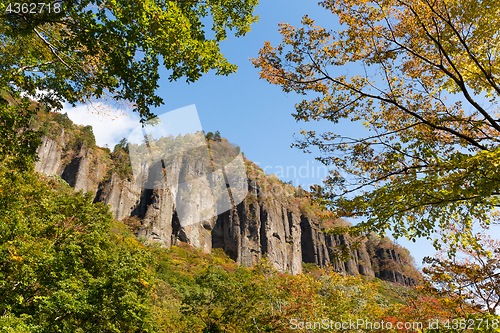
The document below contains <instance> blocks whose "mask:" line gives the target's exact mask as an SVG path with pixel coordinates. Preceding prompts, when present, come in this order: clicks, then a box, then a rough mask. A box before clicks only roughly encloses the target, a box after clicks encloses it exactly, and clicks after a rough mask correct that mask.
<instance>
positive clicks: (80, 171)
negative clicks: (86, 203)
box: [35, 131, 106, 195]
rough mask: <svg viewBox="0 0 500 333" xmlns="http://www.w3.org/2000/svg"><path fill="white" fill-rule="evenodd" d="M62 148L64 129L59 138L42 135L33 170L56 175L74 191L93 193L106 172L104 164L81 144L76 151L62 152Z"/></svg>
mask: <svg viewBox="0 0 500 333" xmlns="http://www.w3.org/2000/svg"><path fill="white" fill-rule="evenodd" d="M64 148H65V136H64V131H63V133H62V135H61V137H60V139H59V140H53V139H51V138H49V137H47V136H44V137H43V138H42V144H41V146H40V147H39V148H38V150H37V151H38V158H39V160H38V161H37V162H36V163H35V170H36V171H38V172H41V173H44V174H47V175H58V176H59V177H61V178H62V179H64V180H65V181H66V182H67V183H68V184H69V185H70V186H71V187H73V188H74V189H75V190H76V191H80V190H83V191H84V192H90V193H93V194H94V195H95V194H96V193H97V190H98V187H99V184H100V182H101V180H102V178H103V177H104V175H105V173H106V166H105V165H104V164H103V163H100V161H99V159H98V158H97V156H96V155H95V154H94V151H93V150H91V149H87V148H85V147H83V146H81V147H79V149H78V151H76V152H64ZM65 162H66V163H65Z"/></svg>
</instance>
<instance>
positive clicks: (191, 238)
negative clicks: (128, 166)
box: [36, 135, 416, 285]
mask: <svg viewBox="0 0 500 333" xmlns="http://www.w3.org/2000/svg"><path fill="white" fill-rule="evenodd" d="M66 140H67V138H65V136H64V135H62V136H61V139H60V140H58V141H56V140H53V139H50V138H48V137H44V138H43V144H42V145H41V146H40V148H39V150H38V154H39V158H40V160H39V161H38V162H37V163H36V170H37V171H39V172H42V173H45V174H56V175H58V176H60V177H61V178H62V179H64V180H65V181H66V182H67V183H68V184H70V185H71V186H72V187H74V188H75V190H83V191H85V192H90V193H92V194H93V195H94V197H95V199H94V201H95V202H98V201H99V202H104V203H106V204H108V205H109V206H110V209H111V211H112V212H113V214H114V216H115V218H116V219H120V220H123V219H130V218H131V217H132V218H134V219H136V220H137V221H139V222H140V225H139V226H138V228H137V229H136V234H137V236H138V237H139V238H142V239H143V240H145V241H146V242H159V243H161V244H162V245H163V246H166V247H171V246H173V245H175V244H177V243H178V242H186V243H189V244H191V245H193V246H195V247H197V248H200V249H202V250H203V251H207V252H208V251H210V250H211V249H212V248H221V249H223V251H224V252H225V253H226V254H228V255H229V256H230V257H231V258H232V259H234V260H235V261H236V262H237V263H239V264H241V265H245V266H251V265H253V264H255V263H256V262H257V261H258V260H259V259H260V258H262V257H263V256H267V257H268V258H269V260H270V261H271V262H272V263H273V264H274V266H275V267H276V268H277V269H278V270H280V271H282V272H289V273H292V274H297V273H300V272H301V271H302V263H303V262H304V263H314V264H316V265H318V266H320V267H325V266H330V267H332V268H333V269H334V270H336V271H338V272H343V273H346V274H350V275H358V274H362V275H365V276H370V277H379V278H381V279H384V280H388V281H392V282H397V283H400V284H404V285H412V284H415V283H416V280H415V279H414V278H412V277H410V276H409V274H407V273H405V272H404V271H402V270H401V267H402V266H404V265H407V263H405V262H403V260H402V258H401V256H400V254H399V252H397V251H395V250H394V249H392V250H391V249H390V247H387V246H385V247H384V246H381V245H380V244H374V243H373V242H372V243H369V244H368V243H367V242H362V243H361V245H360V246H359V247H357V248H356V249H353V250H351V251H350V257H349V259H348V260H346V261H342V260H340V259H339V258H340V257H339V255H338V246H348V245H350V241H349V239H348V237H347V236H344V235H328V234H325V233H323V232H322V231H323V228H322V226H321V221H319V220H318V219H316V218H314V216H311V214H307V213H306V212H304V211H303V210H301V207H300V205H301V204H300V202H304V200H305V199H304V198H301V196H300V195H299V194H298V192H297V189H294V188H293V187H292V186H291V185H286V184H283V183H281V182H280V181H279V180H277V179H276V178H272V177H270V176H266V175H263V173H262V171H261V170H260V171H259V170H257V169H256V168H257V167H256V166H255V165H253V164H252V163H250V162H249V163H247V168H249V169H248V170H247V172H248V175H249V180H248V195H247V197H246V199H245V200H244V201H243V202H241V203H238V204H237V205H233V207H232V208H230V209H229V210H227V211H224V212H221V213H220V214H218V215H216V216H213V217H209V218H206V219H203V215H200V214H202V213H201V212H203V211H204V208H206V207H209V206H210V202H209V201H207V200H209V199H207V198H209V197H210V196H209V195H208V194H209V193H208V192H209V188H208V187H209V186H210V182H211V181H212V182H213V181H214V179H212V178H213V175H212V176H209V175H208V173H207V172H206V171H205V170H207V166H206V165H202V164H203V162H200V161H192V162H189V163H176V162H175V161H174V162H173V163H170V164H169V165H168V166H167V168H168V170H167V171H168V172H169V173H170V174H174V175H175V178H176V179H177V180H178V184H179V185H177V186H172V187H166V188H157V189H144V188H142V186H140V184H138V183H137V182H136V181H135V180H133V179H127V178H124V177H120V176H119V175H118V174H117V173H116V172H113V171H112V170H113V169H112V168H111V166H110V160H109V158H103V157H102V156H100V155H99V154H101V153H102V152H103V150H102V148H96V147H94V149H87V148H86V147H85V146H84V145H83V146H80V147H79V148H78V149H77V150H76V151H72V152H71V154H69V153H67V152H66V149H65V144H66ZM96 149H100V153H97V154H96ZM142 167H143V168H145V169H147V170H148V172H153V171H152V169H153V167H152V166H151V165H144V166H142ZM163 170H165V167H164V169H163ZM256 175H257V176H256ZM211 177H212V178H211ZM194 178H196V179H198V181H197V185H196V192H197V194H196V195H193V194H192V193H191V192H192V191H193V184H192V182H191V183H189V182H183V180H186V179H190V180H192V179H194ZM277 189H278V190H277ZM190 193H191V194H190ZM180 214H182V216H183V217H184V221H185V220H186V219H188V220H189V219H192V221H193V223H183V225H181V223H180V222H179V216H180ZM196 221H201V222H197V223H194V222H196ZM410 265H411V264H410Z"/></svg>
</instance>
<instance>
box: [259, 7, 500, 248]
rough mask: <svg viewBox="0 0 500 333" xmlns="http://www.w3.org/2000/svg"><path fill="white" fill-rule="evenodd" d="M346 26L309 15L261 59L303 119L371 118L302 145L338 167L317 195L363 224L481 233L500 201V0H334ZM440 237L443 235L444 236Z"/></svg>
mask: <svg viewBox="0 0 500 333" xmlns="http://www.w3.org/2000/svg"><path fill="white" fill-rule="evenodd" d="M320 4H321V5H322V6H323V7H324V8H325V9H326V10H329V11H331V12H332V13H333V14H334V15H336V16H337V18H338V20H339V23H340V24H342V27H344V28H345V29H344V30H342V31H329V30H327V29H325V28H322V27H318V26H315V25H314V21H313V20H312V19H311V18H309V17H308V16H305V17H304V18H303V20H302V25H303V26H302V27H300V28H295V27H293V26H291V25H289V24H282V25H281V28H280V32H281V35H282V37H283V40H282V43H281V44H279V45H278V46H276V47H273V46H271V44H270V43H269V42H266V44H265V45H264V47H263V48H262V49H261V50H260V53H259V57H258V58H257V59H254V60H253V63H254V64H255V66H256V67H259V68H260V70H261V72H260V73H261V77H262V78H264V79H266V80H267V81H269V82H270V83H272V84H276V85H279V86H281V87H282V88H283V90H284V91H285V92H291V91H294V92H296V93H299V94H304V95H305V94H309V96H311V97H310V98H309V99H305V100H303V101H302V102H301V103H298V104H297V106H296V113H295V114H294V117H295V118H296V119H297V120H301V121H306V122H308V121H313V120H314V121H330V122H332V123H335V124H339V125H345V122H346V121H352V122H354V123H356V124H359V128H360V132H359V133H362V134H360V136H359V137H348V136H345V135H342V134H338V133H335V132H325V133H316V132H315V131H303V132H302V134H303V137H302V138H301V139H300V140H298V141H297V142H296V144H295V145H296V146H297V147H299V148H301V149H303V150H305V151H309V152H311V151H312V149H318V150H319V152H320V153H321V156H320V157H318V158H317V159H318V160H320V161H321V162H323V163H324V164H326V165H328V166H330V167H331V172H330V174H329V176H328V177H327V179H326V180H325V182H324V184H323V185H322V186H319V185H318V186H315V187H314V188H313V193H314V194H315V197H316V199H317V200H318V201H320V202H322V203H323V204H324V205H325V206H327V207H329V208H331V209H332V210H334V211H335V212H336V214H337V216H341V217H342V216H347V217H353V216H354V217H365V220H364V222H362V223H359V224H357V225H356V226H355V227H353V228H351V230H350V231H351V232H352V233H354V234H356V233H358V234H359V233H363V232H369V231H375V232H382V233H383V232H387V231H392V232H393V233H394V235H395V236H396V237H398V236H406V237H408V238H409V239H412V240H415V239H416V238H417V237H429V236H430V235H431V234H432V233H433V232H434V231H436V230H439V229H446V228H448V227H449V226H450V225H452V224H454V223H457V224H460V225H462V226H463V227H464V228H463V231H464V233H463V234H462V235H461V236H463V239H465V238H469V240H470V241H471V242H473V237H471V233H470V231H471V230H472V227H473V225H474V224H479V225H480V226H481V227H482V228H488V226H489V224H490V223H494V222H496V221H497V216H496V214H495V212H494V208H495V207H497V206H498V205H499V198H498V194H500V191H499V186H500V185H499V184H500V182H499V180H500V174H499V172H498V167H497V166H498V164H499V157H500V155H499V153H500V149H499V137H498V135H499V133H500V123H499V118H498V112H497V107H496V103H497V101H498V98H499V96H500V78H499V75H500V73H499V70H500V66H499V64H498V62H499V61H500V59H499V52H500V49H499V48H498V47H497V45H498V41H499V38H500V34H499V33H498V31H499V30H498V28H499V26H500V20H499V18H498V15H497V13H498V11H499V10H500V3H498V2H495V1H480V0H472V1H470V0H457V1H449V0H384V1H379V0H374V1H370V2H367V1H364V0H325V1H322V2H321V3H320ZM435 246H436V247H439V242H436V243H435Z"/></svg>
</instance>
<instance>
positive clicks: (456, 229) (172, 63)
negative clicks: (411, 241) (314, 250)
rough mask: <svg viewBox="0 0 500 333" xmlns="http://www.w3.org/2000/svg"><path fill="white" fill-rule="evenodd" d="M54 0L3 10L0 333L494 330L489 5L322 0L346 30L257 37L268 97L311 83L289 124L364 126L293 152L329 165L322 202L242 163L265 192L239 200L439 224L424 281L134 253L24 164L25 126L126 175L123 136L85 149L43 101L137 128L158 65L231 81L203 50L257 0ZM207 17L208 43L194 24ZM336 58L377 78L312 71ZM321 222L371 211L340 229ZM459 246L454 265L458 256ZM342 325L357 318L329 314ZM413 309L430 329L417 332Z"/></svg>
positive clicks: (494, 36) (245, 17) (494, 14)
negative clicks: (81, 106) (135, 116)
mask: <svg viewBox="0 0 500 333" xmlns="http://www.w3.org/2000/svg"><path fill="white" fill-rule="evenodd" d="M52 4H54V5H55V4H58V6H57V8H58V11H57V12H54V13H47V12H43V11H40V12H37V13H34V14H33V13H27V12H25V11H18V12H15V11H14V12H13V11H12V10H11V7H9V5H10V6H12V3H10V2H6V1H1V2H0V18H1V19H2V20H0V40H1V44H0V211H1V212H2V214H1V215H0V330H1V331H2V332H106V333H107V332H292V331H297V330H298V331H307V332H311V331H312V332H322V331H332V330H334V331H356V330H358V331H376V330H377V326H375V328H373V327H372V328H366V326H367V325H366V323H367V322H371V323H372V324H373V323H381V322H382V321H384V322H385V323H391V324H393V325H394V326H391V327H393V329H390V330H392V331H396V330H401V329H396V328H394V327H395V325H396V324H397V323H411V322H420V323H423V324H424V327H423V328H417V329H415V328H414V327H413V328H408V327H406V328H405V329H403V330H406V331H418V330H420V331H426V332H461V331H464V330H466V329H467V328H469V327H471V323H470V321H469V320H472V326H473V328H471V329H468V330H469V331H476V332H495V331H496V332H498V331H499V329H498V325H499V318H498V317H494V315H493V313H494V311H495V310H496V309H497V308H498V306H499V304H500V290H499V289H498V285H500V280H499V279H500V275H499V274H498V269H499V262H500V259H499V251H498V244H497V243H495V242H494V241H491V240H489V239H487V238H486V237H484V234H479V235H478V234H477V233H475V232H474V227H476V226H477V225H479V226H480V227H481V228H482V229H483V230H486V229H487V228H488V226H489V225H490V224H491V223H494V222H497V220H498V214H497V211H496V209H495V208H496V207H497V206H498V193H499V191H498V184H499V181H498V180H499V174H498V170H497V169H498V168H497V166H498V158H499V157H498V156H499V155H498V151H499V148H498V133H499V132H500V125H499V121H498V115H497V112H496V111H495V110H496V103H497V101H498V96H499V95H500V87H499V84H498V82H500V81H499V79H498V75H499V74H498V71H497V70H496V67H498V65H499V63H498V61H497V60H499V53H498V51H499V49H498V47H497V44H498V39H499V37H500V35H499V34H498V27H499V26H500V25H499V20H498V11H499V8H500V7H499V6H500V5H499V3H498V2H497V1H481V0H457V1H449V0H436V1H427V0H410V1H406V2H404V1H400V0H387V1H372V2H368V1H364V0H335V1H334V0H325V1H322V5H323V6H324V7H325V8H326V9H328V10H330V11H331V12H332V13H334V14H335V15H336V16H337V17H338V18H339V19H340V21H341V23H343V24H344V28H346V30H345V31H341V32H329V31H327V30H326V29H323V28H320V27H317V26H314V22H313V21H312V20H311V19H310V18H308V17H307V16H306V17H304V19H303V22H302V23H303V27H302V28H299V29H295V28H294V27H292V26H290V25H285V24H284V25H282V29H281V33H282V35H283V43H282V44H281V45H279V46H278V47H275V48H274V47H272V46H271V45H270V44H269V43H267V44H266V45H265V47H264V48H263V50H262V52H261V54H260V57H259V59H257V60H255V64H256V65H257V66H259V67H260V68H261V69H262V76H263V77H264V78H266V79H268V80H269V81H270V82H271V83H274V84H278V85H281V86H282V88H283V89H284V90H285V91H296V92H298V93H307V92H309V91H310V92H313V95H314V96H315V97H316V98H314V99H313V100H305V101H304V102H302V103H299V104H298V105H297V113H296V114H295V117H296V118H297V119H299V120H304V121H309V120H310V119H315V120H317V119H325V120H329V121H332V122H333V123H337V122H340V121H343V120H346V119H349V120H352V121H360V122H361V123H362V124H363V125H364V126H365V127H367V129H368V130H372V131H374V132H375V133H376V135H374V136H367V137H364V138H344V137H341V136H339V135H337V134H335V133H324V134H322V135H321V134H320V135H319V136H317V135H316V132H315V131H310V132H304V133H303V134H304V135H305V137H304V140H302V141H301V142H298V143H297V145H298V146H299V147H300V148H303V149H308V148H310V147H317V148H319V149H320V150H321V151H322V152H323V153H324V154H323V155H322V156H321V157H320V158H319V159H320V160H322V161H323V162H325V164H327V165H329V166H333V167H335V169H333V170H332V173H331V177H329V179H328V180H327V182H326V184H325V187H320V186H317V187H315V190H316V191H315V192H314V195H315V197H316V199H318V201H319V202H320V203H321V204H323V205H325V206H327V207H329V208H331V212H329V211H324V210H321V209H320V208H321V207H320V206H317V205H316V204H314V203H311V201H310V194H309V193H308V192H305V191H303V190H300V189H295V188H293V187H291V186H289V185H287V184H283V183H282V182H281V181H280V180H279V179H278V178H277V177H272V176H271V177H267V176H264V175H263V172H262V170H260V169H259V168H257V167H255V166H254V165H252V164H251V163H247V168H248V172H249V174H250V176H251V177H252V176H259V177H261V178H262V183H261V185H262V188H263V189H264V190H266V193H273V194H272V195H267V196H263V193H264V192H262V193H261V196H260V197H259V196H257V197H256V198H251V199H250V200H257V201H259V200H267V202H268V203H269V204H274V203H276V202H280V201H282V202H285V201H286V202H287V203H289V204H290V205H292V206H294V207H296V209H298V210H300V211H301V213H303V214H305V215H308V216H309V217H310V218H318V219H319V220H318V223H322V224H323V226H325V227H339V229H341V230H349V229H350V230H352V231H354V232H353V234H356V233H357V232H358V233H363V232H367V231H368V232H370V231H378V232H385V231H387V230H392V231H395V233H396V234H397V235H405V236H407V237H410V238H416V237H419V236H429V235H430V234H431V232H432V231H435V230H439V231H441V232H442V234H441V236H442V237H441V238H440V242H439V241H438V242H436V246H437V247H441V248H442V250H443V251H444V252H443V256H442V257H437V258H434V259H428V260H427V262H428V263H429V264H430V266H429V267H428V268H427V269H426V271H425V272H426V273H427V275H428V276H429V279H430V283H434V286H431V285H430V284H424V285H423V286H421V287H417V288H404V287H401V286H396V285H391V284H388V283H385V282H382V281H380V280H377V279H374V280H368V279H364V278H362V277H352V276H343V275H341V274H338V273H335V272H333V271H332V270H331V269H329V268H328V267H327V268H326V269H325V270H321V269H318V268H317V267H314V265H310V264H309V265H304V268H305V273H304V274H299V275H296V276H291V275H288V274H282V273H279V272H277V271H275V270H274V268H273V267H272V266H270V264H269V263H268V262H267V261H266V259H265V258H264V259H263V260H262V261H261V262H259V264H258V265H256V266H255V267H253V268H244V267H239V266H237V265H235V264H234V262H232V261H231V260H230V259H228V258H227V257H226V256H225V255H224V254H222V253H220V252H214V253H212V254H204V253H200V252H198V251H197V250H195V249H192V248H189V247H188V246H186V245H181V246H179V247H176V246H174V247H172V248H171V249H162V248H158V247H147V246H145V245H144V244H142V243H141V242H138V241H137V240H136V239H135V238H134V236H133V235H132V234H131V232H130V230H129V229H128V227H127V225H125V224H123V223H121V222H118V221H113V219H112V216H111V214H110V212H109V209H108V208H107V207H105V206H104V205H102V204H99V203H96V204H94V203H92V198H90V197H89V196H88V195H85V194H83V193H75V192H74V191H73V190H72V189H71V188H70V187H68V185H67V184H66V183H65V182H64V181H63V180H61V179H60V178H58V177H47V176H43V175H40V174H37V173H35V172H34V161H35V160H36V149H37V147H38V146H39V145H40V143H41V137H42V135H46V136H49V137H53V138H58V135H59V133H60V132H61V131H62V130H64V132H65V134H64V137H63V140H67V141H65V147H66V151H65V152H64V154H65V156H66V158H67V159H66V160H65V161H63V163H66V162H68V161H69V160H70V159H71V158H72V157H74V156H75V154H79V153H80V152H82V148H86V149H90V150H92V151H93V152H94V153H95V155H94V156H95V157H96V158H98V159H102V160H103V161H105V164H106V165H107V167H108V170H109V172H110V173H113V172H115V173H116V174H118V175H119V176H120V177H122V178H129V177H130V170H131V168H132V166H131V165H129V164H127V157H128V154H130V151H128V146H127V147H126V145H125V142H124V141H123V142H121V143H120V144H119V145H117V147H115V149H114V151H113V152H111V151H110V150H109V149H103V148H99V147H96V146H95V139H94V137H93V134H92V131H91V128H90V127H82V126H76V125H74V124H72V123H71V122H70V121H69V119H68V118H67V116H64V115H60V114H49V113H46V111H47V110H52V109H56V110H57V109H61V108H62V104H63V103H64V102H68V103H70V104H72V105H75V104H76V103H79V102H88V101H91V100H93V99H95V98H102V97H105V96H110V97H111V98H112V99H113V100H114V101H116V102H122V101H126V102H129V103H131V106H132V108H133V109H134V110H135V111H138V112H139V113H140V115H141V118H142V120H145V119H150V118H152V117H153V116H154V115H153V114H152V113H151V111H150V109H151V108H152V107H155V106H158V105H160V104H161V103H162V100H161V98H160V97H159V96H158V95H157V94H156V89H157V88H158V81H159V72H160V70H159V67H160V66H159V64H160V61H163V67H164V68H166V69H167V70H170V79H172V80H177V79H180V78H185V79H186V80H187V81H188V82H193V81H196V80H197V79H198V78H199V77H200V76H201V75H202V74H204V73H206V72H208V71H209V70H215V71H216V74H219V75H227V74H230V73H232V72H234V71H235V70H236V66H235V65H233V64H231V63H229V62H228V61H227V60H226V59H225V57H224V56H223V55H222V54H221V53H220V49H219V42H221V41H223V40H224V39H226V37H227V34H228V33H229V31H230V30H233V31H234V34H235V36H236V37H239V36H242V35H244V34H246V33H247V32H248V31H249V29H250V25H251V24H252V23H254V22H255V21H256V20H257V18H256V17H255V16H254V15H253V9H254V7H255V6H256V4H257V1H255V0H239V1H205V2H198V1H168V2H162V1H150V0H146V1H143V0H140V1H136V0H116V1H107V0H84V1H65V2H56V3H52ZM9 8H10V9H9ZM51 14H54V15H51ZM207 20H208V21H210V20H211V23H213V24H212V30H213V35H214V36H213V38H209V37H207V33H206V31H205V29H204V28H205V26H204V24H203V23H202V22H205V21H207ZM165 26H168V27H169V29H163V27H165ZM353 63H354V64H355V65H359V64H363V65H365V67H364V69H373V68H377V69H376V70H375V71H373V72H372V71H370V70H366V71H364V72H362V73H360V75H356V74H357V73H355V74H354V75H353V76H352V77H345V76H342V75H341V76H339V77H332V76H330V75H329V74H328V70H327V69H328V68H329V67H340V66H344V65H348V64H353ZM335 69H337V68H334V69H332V70H331V71H330V72H331V73H336V72H338V71H336V70H335ZM381 73H382V74H383V75H382V76H380V74H381ZM374 87H375V88H376V89H372V88H374ZM453 94H454V96H453V97H457V96H458V97H459V98H457V99H456V100H455V98H452V99H451V100H452V102H451V103H450V102H449V100H450V99H449V100H446V97H448V96H452V95H453ZM27 96H36V97H37V98H38V103H35V102H33V101H32V100H30V99H29V98H28V97H27ZM484 97H486V99H485V98H484ZM460 98H461V99H463V102H464V103H465V104H467V105H468V108H465V107H463V106H462V103H461V102H460V101H458V99H460ZM375 107H376V108H375ZM35 114H38V116H39V117H40V116H41V117H42V118H38V119H35V118H34V117H33V116H34V115H35ZM44 117H45V118H44ZM187 139H189V140H190V139H193V140H194V138H187ZM203 139H207V142H208V143H209V144H210V145H211V147H212V148H213V150H214V151H217V150H218V149H220V152H222V153H221V154H219V155H220V156H221V159H220V162H221V163H223V162H224V159H225V158H228V157H229V156H230V155H231V154H229V155H225V153H228V152H229V153H230V152H231V151H238V150H237V148H236V147H232V146H231V145H229V143H227V142H226V141H224V139H223V138H222V137H220V133H215V134H213V136H212V135H210V133H208V134H207V136H206V137H205V138H203ZM155 144H160V145H161V144H168V138H167V139H166V140H165V141H163V142H160V141H159V142H155ZM173 147H175V146H173ZM226 147H230V148H232V150H231V149H229V150H224V149H225V148H226ZM177 148H179V147H177ZM337 153H340V154H337ZM339 155H340V156H339ZM196 157H198V155H196V154H194V155H192V158H196ZM342 170H343V171H345V172H346V174H348V175H349V176H350V177H351V178H352V179H351V178H349V179H345V178H344V177H343V176H341V173H340V171H342ZM353 179H354V180H355V181H356V185H357V186H358V187H359V188H363V189H367V191H365V192H363V194H362V195H358V196H355V197H354V198H353V199H346V197H345V196H344V195H345V194H347V193H349V191H351V189H350V188H348V187H347V186H346V182H347V181H351V180H353ZM276 190H277V191H281V194H283V195H275V194H274V193H275V191H276ZM336 190H337V191H338V192H336ZM334 214H336V215H337V216H355V215H361V216H367V217H368V218H367V219H366V221H365V222H363V223H360V224H359V225H357V226H355V227H354V228H349V225H347V224H345V223H339V220H338V219H336V218H332V216H333V217H337V216H335V215H334ZM328 217H330V218H328ZM126 222H127V224H128V225H130V226H132V227H136V226H137V223H138V221H135V220H128V221H126ZM366 242H367V243H366V246H368V248H369V249H370V248H375V247H380V246H386V245H387V244H383V243H384V242H385V241H384V239H379V238H376V236H373V238H371V239H370V240H368V241H366ZM387 246H391V247H392V248H393V249H394V247H393V244H392V245H391V244H388V245H387ZM395 248H396V249H398V248H397V247H395ZM398 251H402V250H401V249H399V250H398ZM460 252H461V253H462V254H464V255H465V256H466V258H465V259H464V260H459V259H457V258H456V256H455V254H456V253H460ZM467 259H470V260H469V261H468V260H467ZM388 263H390V262H384V258H382V260H381V261H380V262H379V263H378V264H379V265H380V266H382V265H385V264H388ZM433 287H438V289H437V290H436V289H434V288H433ZM474 302H476V303H474ZM485 312H489V314H487V315H486V314H485ZM457 318H458V319H460V320H459V321H458V322H455V321H456V320H457ZM325 319H326V320H327V323H328V325H325V321H324V320H325ZM358 320H363V322H364V323H365V325H364V327H359V326H358V325H356V327H355V328H352V325H351V324H350V325H348V328H344V325H342V322H344V323H347V322H356V323H358ZM429 320H440V321H441V324H440V325H441V327H440V328H437V327H436V328H434V327H433V328H431V329H426V328H425V327H426V326H425V325H426V324H427V322H428V321H429ZM453 320H455V321H453ZM466 320H467V321H466ZM317 323H320V325H317ZM336 323H337V324H339V323H340V324H341V325H340V327H339V328H337V326H335V324H336ZM457 323H458V325H457ZM463 324H465V326H464V325H463ZM332 325H333V326H334V328H332ZM325 326H327V327H325ZM479 326H480V328H478V327H479ZM387 327H388V326H387V325H386V326H385V328H387Z"/></svg>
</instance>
